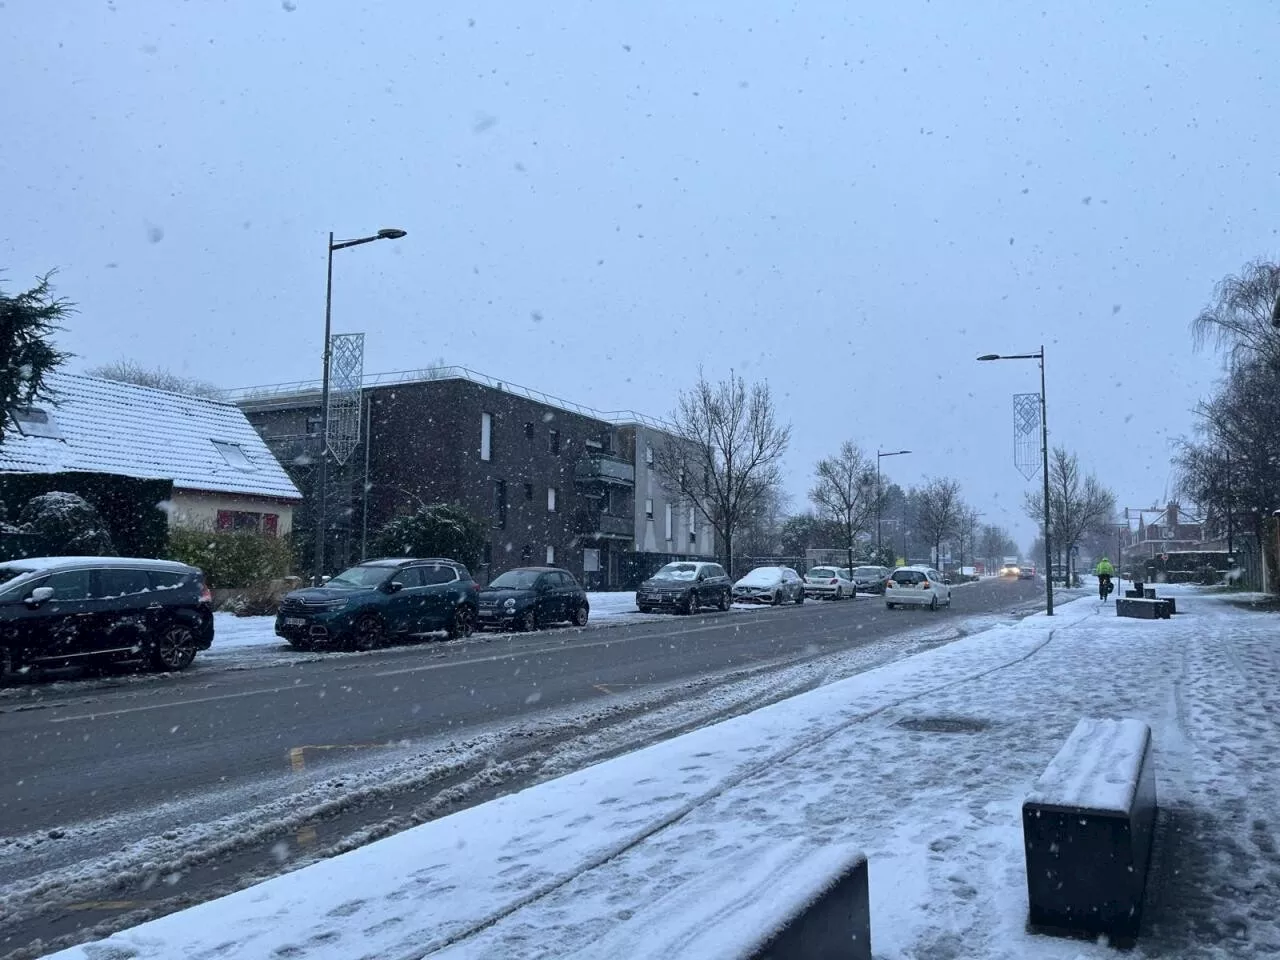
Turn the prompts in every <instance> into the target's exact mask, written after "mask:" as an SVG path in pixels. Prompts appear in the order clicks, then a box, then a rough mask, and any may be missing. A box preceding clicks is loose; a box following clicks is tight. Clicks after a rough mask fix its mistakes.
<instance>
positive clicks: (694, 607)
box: [684, 590, 702, 617]
mask: <svg viewBox="0 0 1280 960" xmlns="http://www.w3.org/2000/svg"><path fill="white" fill-rule="evenodd" d="M701 609H702V601H701V600H699V599H698V591H697V590H690V591H689V599H688V600H686V601H685V603H684V612H685V613H687V614H688V615H689V616H691V617H692V616H693V615H694V614H696V613H697V612H698V611H699V610H701Z"/></svg>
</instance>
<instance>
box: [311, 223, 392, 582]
mask: <svg viewBox="0 0 1280 960" xmlns="http://www.w3.org/2000/svg"><path fill="white" fill-rule="evenodd" d="M404 235H405V231H404V230H398V229H395V228H394V227H385V228H383V229H382V230H379V231H378V232H377V233H375V234H374V235H373V236H371V237H357V238H356V239H354V240H339V241H338V242H337V243H334V242H333V231H332V230H331V231H329V274H328V279H327V281H326V283H325V290H324V375H323V379H322V380H321V381H320V382H321V387H320V469H319V471H318V474H319V476H318V486H319V488H320V489H319V496H318V497H317V498H316V556H315V581H316V583H319V582H320V578H321V577H323V576H324V560H325V557H324V553H325V544H326V540H327V539H328V538H327V529H326V528H327V526H328V523H327V520H328V506H329V360H330V351H331V349H332V339H333V338H332V335H331V332H330V331H331V330H332V324H331V322H330V317H331V315H332V313H333V252H334V251H335V250H345V249H346V248H347V247H358V246H360V244H362V243H373V241H375V240H399V239H400V238H401V237H403V236H404Z"/></svg>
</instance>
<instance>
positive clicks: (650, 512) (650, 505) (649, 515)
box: [644, 500, 653, 520]
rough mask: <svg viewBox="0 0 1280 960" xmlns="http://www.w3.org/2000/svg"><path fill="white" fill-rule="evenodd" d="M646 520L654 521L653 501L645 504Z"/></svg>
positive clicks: (647, 501)
mask: <svg viewBox="0 0 1280 960" xmlns="http://www.w3.org/2000/svg"><path fill="white" fill-rule="evenodd" d="M644 518H645V519H646V520H652V519H653V501H652V500H646V501H645V502H644Z"/></svg>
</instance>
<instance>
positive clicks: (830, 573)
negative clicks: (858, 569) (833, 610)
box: [804, 567, 858, 600]
mask: <svg viewBox="0 0 1280 960" xmlns="http://www.w3.org/2000/svg"><path fill="white" fill-rule="evenodd" d="M857 592H858V588H857V586H856V585H855V584H854V582H853V581H852V580H851V579H849V568H848V567H810V568H809V571H808V572H807V573H806V574H805V575H804V594H805V596H806V597H816V598H817V599H819V600H843V599H844V598H845V597H852V596H853V595H854V594H855V593H857Z"/></svg>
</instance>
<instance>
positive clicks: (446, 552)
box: [373, 503, 485, 568]
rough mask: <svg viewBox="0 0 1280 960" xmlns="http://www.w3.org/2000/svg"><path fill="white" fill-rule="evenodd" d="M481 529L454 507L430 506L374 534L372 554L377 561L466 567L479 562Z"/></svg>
mask: <svg viewBox="0 0 1280 960" xmlns="http://www.w3.org/2000/svg"><path fill="white" fill-rule="evenodd" d="M484 540H485V526H484V524H483V523H481V522H480V521H479V520H477V519H476V518H475V517H473V516H472V515H471V514H469V513H468V512H467V511H466V510H465V509H463V508H462V507H460V506H458V505H457V504H451V503H433V504H430V505H429V506H423V507H420V508H419V509H418V511H417V512H416V513H411V514H409V515H408V516H406V517H397V518H396V519H394V520H392V521H391V522H390V523H388V524H387V525H386V526H385V527H383V528H382V529H381V530H379V531H378V535H377V537H376V538H375V539H374V544H373V552H374V554H375V555H376V556H381V557H448V558H449V559H451V560H456V561H458V562H459V563H461V564H463V565H464V566H467V567H472V568H474V567H475V566H476V565H477V564H479V562H480V552H481V551H482V550H483V549H484Z"/></svg>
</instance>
